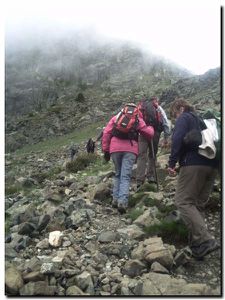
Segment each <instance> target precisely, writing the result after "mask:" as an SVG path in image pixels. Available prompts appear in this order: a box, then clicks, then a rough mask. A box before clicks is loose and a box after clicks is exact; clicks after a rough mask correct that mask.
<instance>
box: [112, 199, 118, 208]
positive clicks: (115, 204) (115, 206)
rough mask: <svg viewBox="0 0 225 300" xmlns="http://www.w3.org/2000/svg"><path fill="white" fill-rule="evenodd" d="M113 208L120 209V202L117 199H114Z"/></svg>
mask: <svg viewBox="0 0 225 300" xmlns="http://www.w3.org/2000/svg"><path fill="white" fill-rule="evenodd" d="M112 207H113V208H117V207H118V201H117V200H116V199H113V201H112Z"/></svg>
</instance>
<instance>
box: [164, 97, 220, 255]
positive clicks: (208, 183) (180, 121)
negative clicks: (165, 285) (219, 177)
mask: <svg viewBox="0 0 225 300" xmlns="http://www.w3.org/2000/svg"><path fill="white" fill-rule="evenodd" d="M170 115H171V118H174V119H176V121H175V127H174V130H173V134H172V144H171V153H170V156H169V162H168V166H169V167H168V172H169V175H170V176H175V175H176V170H175V167H176V163H177V162H178V163H179V167H180V170H179V177H178V182H177V188H176V194H175V205H176V206H177V209H178V210H179V212H180V215H181V218H182V219H183V221H184V223H185V224H186V226H187V228H188V230H189V247H190V249H191V251H192V255H193V256H194V257H196V258H202V257H203V256H205V255H207V254H209V253H210V252H212V251H214V250H216V249H217V248H218V244H217V242H216V240H215V238H214V237H213V236H212V235H211V234H210V232H209V231H208V230H207V226H206V224H205V220H204V214H203V211H204V208H205V206H206V204H207V202H208V198H209V195H210V192H211V190H212V188H213V183H214V180H215V177H216V174H217V168H218V161H217V160H216V159H209V158H206V157H204V156H202V155H200V154H199V153H198V147H196V145H193V146H187V145H185V143H184V137H185V136H186V134H187V133H188V132H189V131H191V130H193V129H198V128H199V127H198V126H199V124H198V119H196V117H195V112H194V109H193V107H192V106H190V105H189V103H188V102H187V101H185V100H184V99H177V100H175V101H174V102H172V103H171V106H170Z"/></svg>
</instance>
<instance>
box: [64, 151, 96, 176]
mask: <svg viewBox="0 0 225 300" xmlns="http://www.w3.org/2000/svg"><path fill="white" fill-rule="evenodd" d="M96 160H97V155H96V154H95V153H89V154H88V153H82V154H81V155H79V156H78V157H77V158H76V159H75V160H74V161H69V162H68V163H67V164H66V170H67V172H71V173H76V172H78V171H81V170H84V169H85V168H86V167H87V166H89V165H90V164H91V163H93V162H95V161H96Z"/></svg>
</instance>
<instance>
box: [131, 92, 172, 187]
mask: <svg viewBox="0 0 225 300" xmlns="http://www.w3.org/2000/svg"><path fill="white" fill-rule="evenodd" d="M138 106H139V108H140V111H141V113H142V115H143V119H144V121H145V123H146V125H151V126H153V127H154V131H155V134H154V137H153V141H152V142H150V141H149V140H147V139H146V138H145V137H144V136H142V135H139V139H138V144H139V153H138V160H137V171H136V172H137V173H136V182H137V188H139V187H140V186H141V185H142V184H143V183H144V182H145V176H146V178H147V180H148V182H149V183H152V182H154V183H156V182H157V180H156V178H157V174H156V169H155V167H156V161H157V159H156V155H157V152H158V146H159V140H160V135H161V133H162V131H163V132H164V139H163V143H162V147H167V146H168V137H169V136H170V126H169V122H168V119H167V116H166V113H165V111H164V110H163V108H162V107H161V106H160V105H159V99H158V98H157V97H155V96H154V97H151V98H150V99H147V98H145V99H144V100H142V101H141V102H140V103H139V105H138ZM151 143H153V145H152V144H151ZM153 149H154V152H153Z"/></svg>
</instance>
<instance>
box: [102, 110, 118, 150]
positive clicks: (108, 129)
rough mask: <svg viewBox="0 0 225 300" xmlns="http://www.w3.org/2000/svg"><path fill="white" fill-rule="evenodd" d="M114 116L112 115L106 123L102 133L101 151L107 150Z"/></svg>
mask: <svg viewBox="0 0 225 300" xmlns="http://www.w3.org/2000/svg"><path fill="white" fill-rule="evenodd" d="M115 120H116V116H114V117H112V118H111V120H110V121H109V122H108V124H107V125H106V127H105V129H104V130H103V134H102V151H103V152H109V146H110V141H111V137H112V130H113V125H114V123H115Z"/></svg>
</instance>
